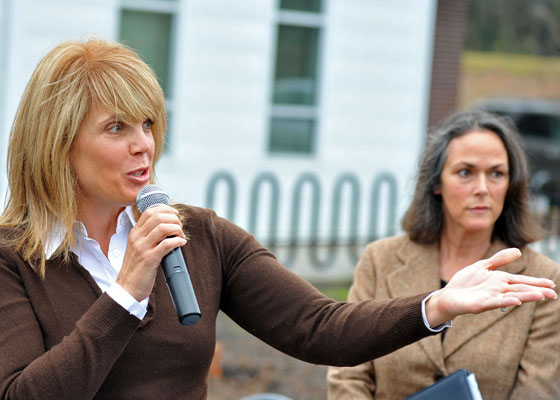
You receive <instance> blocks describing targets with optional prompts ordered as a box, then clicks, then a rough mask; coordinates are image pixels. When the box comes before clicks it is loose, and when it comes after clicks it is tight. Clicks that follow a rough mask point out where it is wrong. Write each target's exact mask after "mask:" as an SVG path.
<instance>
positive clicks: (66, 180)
mask: <svg viewBox="0 0 560 400" xmlns="http://www.w3.org/2000/svg"><path fill="white" fill-rule="evenodd" d="M164 104H165V103H164V99H163V94H162V90H161V88H160V87H159V85H158V83H157V79H156V78H155V76H154V74H153V72H152V71H151V70H150V68H149V67H148V66H147V65H146V64H145V63H144V62H143V61H142V60H141V59H140V58H139V57H138V56H137V55H136V54H135V53H134V52H133V51H131V50H130V49H128V48H126V47H124V46H122V45H120V44H118V43H112V42H109V41H103V40H91V41H87V42H84V43H81V42H65V43H62V44H61V45H59V46H57V47H56V48H54V49H53V50H52V51H51V52H49V53H48V54H47V55H46V56H45V57H44V58H43V60H42V61H41V62H40V63H39V65H38V66H37V68H36V70H35V72H34V73H33V75H32V77H31V80H30V81H29V84H28V86H27V88H26V90H25V93H24V95H23V97H22V99H21V102H20V105H19V108H18V111H17V115H16V118H15V121H14V124H13V128H12V131H11V136H10V144H9V149H8V175H9V185H10V193H9V198H8V203H7V206H6V209H5V210H4V212H3V214H2V215H1V217H0V227H1V228H0V238H1V239H2V240H1V248H0V288H1V289H2V290H0V395H1V397H2V398H5V399H56V400H61V399H92V398H98V399H101V398H103V399H105V398H111V399H117V398H118V399H139V398H142V399H152V398H153V399H176V398H185V399H204V398H205V397H206V390H207V389H206V385H207V383H206V382H207V376H208V370H209V367H210V362H211V359H212V354H213V351H214V347H215V335H216V331H215V324H216V316H217V313H218V311H219V310H223V311H224V312H225V313H227V314H228V315H229V316H230V317H231V318H232V319H233V320H234V321H236V322H237V323H238V324H239V325H241V326H242V327H243V328H245V329H246V330H248V331H249V332H251V333H252V334H254V335H255V336H257V337H259V338H261V339H262V340H264V341H266V342H267V343H269V344H271V345H272V346H274V347H276V348H277V349H279V350H281V351H283V352H285V353H287V354H290V355H292V356H294V357H299V358H301V359H304V360H307V361H309V362H313V363H321V364H333V365H355V364H358V363H361V362H364V361H366V360H368V359H371V358H374V357H378V356H380V355H382V354H386V353H388V352H390V351H393V350H395V349H397V348H399V347H402V346H404V345H407V344H409V343H411V342H413V341H415V340H418V339H421V338H423V337H426V336H429V335H432V334H434V332H433V330H434V328H438V327H439V325H442V324H444V323H445V322H446V321H448V320H451V319H453V318H454V317H455V316H456V315H459V314H463V313H466V312H474V313H478V312H482V311H485V310H489V309H492V308H496V307H501V306H511V305H516V304H520V303H521V302H526V301H536V300H541V299H543V298H545V297H546V298H553V297H555V295H556V294H555V292H554V290H552V289H551V287H552V286H553V282H551V281H549V280H547V279H536V278H529V277H524V276H517V275H512V274H507V273H505V272H502V271H494V269H495V268H497V267H499V266H501V265H504V264H507V263H509V262H511V261H513V260H515V259H517V258H518V257H519V251H518V250H517V249H510V250H506V251H505V252H501V253H499V254H497V255H495V256H493V257H492V258H489V259H486V260H482V261H479V262H477V263H475V264H473V265H472V266H470V267H468V268H466V269H465V270H464V273H463V274H462V275H461V276H458V277H457V278H454V279H453V280H452V281H451V282H450V283H449V285H448V286H447V287H446V288H445V289H443V290H439V291H436V292H435V293H433V294H432V296H431V297H429V298H428V293H424V294H420V295H417V296H412V297H407V298H403V299H398V300H394V301H389V302H381V303H379V302H375V301H366V302H363V303H360V304H353V305H349V304H345V303H337V302H334V301H332V300H330V299H328V298H325V297H324V296H322V295H321V294H320V293H319V292H318V291H316V290H315V289H314V288H312V287H311V286H310V285H308V284H307V283H306V282H304V281H303V280H301V279H300V278H298V277H297V276H295V275H293V274H292V273H290V272H289V271H288V270H287V269H286V268H284V267H283V266H281V265H279V264H278V262H277V261H276V259H275V258H274V256H273V255H272V254H271V253H269V252H268V251H267V250H266V249H264V248H263V247H262V246H261V245H260V244H259V243H258V242H257V241H256V240H255V239H254V238H253V237H252V236H251V235H249V234H248V233H246V232H245V231H243V230H242V229H240V228H238V227H237V226H235V225H234V224H232V223H230V222H228V221H226V220H224V219H222V218H219V217H217V216H216V215H215V214H214V213H213V212H212V211H210V210H205V209H201V208H196V207H188V206H185V205H179V206H176V207H170V206H166V205H160V206H156V207H152V208H149V209H148V210H146V211H145V212H144V213H142V214H141V215H139V213H138V212H137V210H136V209H135V207H134V204H135V200H136V196H137V193H138V192H139V190H140V189H141V188H142V187H144V186H145V185H146V184H148V183H150V182H153V181H154V165H155V163H156V162H157V160H158V157H159V155H160V154H161V151H162V146H163V143H164V134H165V118H166V115H165V105H164ZM187 232H188V235H187ZM187 237H188V238H189V240H188V241H187ZM178 247H180V249H181V251H182V254H183V256H184V258H185V260H186V263H187V265H188V267H189V272H190V276H191V280H192V282H193V286H194V290H195V293H196V296H197V300H198V304H199V306H200V309H201V312H202V318H201V319H200V321H199V322H198V323H196V324H195V325H193V326H183V325H181V324H180V323H179V321H178V319H177V316H176V313H175V310H174V306H173V302H172V300H171V297H170V294H169V291H168V289H167V287H166V284H165V278H164V276H163V273H162V271H161V268H160V267H159V266H160V263H161V260H162V257H164V256H165V255H166V254H168V253H169V252H170V251H171V250H173V249H175V248H178ZM464 294H467V296H465V295H464ZM436 330H437V329H436ZM395 332H397V333H398V334H397V335H395Z"/></svg>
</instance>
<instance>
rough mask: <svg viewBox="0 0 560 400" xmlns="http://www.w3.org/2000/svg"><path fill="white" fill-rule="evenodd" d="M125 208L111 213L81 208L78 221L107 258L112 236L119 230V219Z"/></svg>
mask: <svg viewBox="0 0 560 400" xmlns="http://www.w3.org/2000/svg"><path fill="white" fill-rule="evenodd" d="M122 210H123V208H122V207H121V208H116V209H114V210H112V211H110V212H108V211H107V210H105V211H104V212H102V211H100V210H97V209H94V208H81V209H80V208H79V209H78V220H79V221H80V222H81V223H82V224H84V226H85V227H86V229H87V233H88V237H90V238H91V239H95V240H96V241H97V243H99V246H100V247H101V251H103V254H105V256H107V254H108V252H109V243H110V241H111V236H113V234H114V233H115V231H116V229H117V219H118V217H119V214H120V213H121V212H122Z"/></svg>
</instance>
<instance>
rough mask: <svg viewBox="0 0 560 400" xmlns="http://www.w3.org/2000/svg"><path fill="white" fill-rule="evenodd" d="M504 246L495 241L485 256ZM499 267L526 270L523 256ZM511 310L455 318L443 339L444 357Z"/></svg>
mask: <svg viewBox="0 0 560 400" xmlns="http://www.w3.org/2000/svg"><path fill="white" fill-rule="evenodd" d="M504 248H506V246H505V245H504V244H503V243H502V242H499V241H497V242H495V243H494V244H493V245H492V247H491V248H490V250H488V253H487V254H486V256H485V258H488V257H490V256H491V255H492V254H494V253H496V252H497V251H499V250H502V249H504ZM499 269H500V270H502V271H506V272H509V273H512V274H519V273H522V272H523V271H524V270H525V262H524V259H523V257H521V258H520V259H518V260H516V261H514V262H512V263H511V264H508V265H507V266H505V267H502V268H499ZM511 312H513V308H512V307H509V309H508V311H507V312H501V311H500V310H491V311H486V312H483V313H481V314H466V315H461V316H459V317H457V318H455V319H454V320H453V326H452V327H451V328H450V329H448V332H447V333H446V334H445V340H444V341H443V352H444V357H445V358H447V357H449V356H450V355H451V354H453V353H454V352H455V351H457V350H458V349H459V348H460V347H461V346H463V345H464V344H465V343H467V342H468V341H469V340H470V339H472V338H473V337H475V336H476V335H477V334H478V333H480V332H482V331H483V330H485V329H488V327H490V326H491V325H493V324H495V323H496V322H497V321H499V320H500V319H502V318H504V317H506V316H507V315H508V314H509V313H511Z"/></svg>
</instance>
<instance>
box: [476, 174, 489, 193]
mask: <svg viewBox="0 0 560 400" xmlns="http://www.w3.org/2000/svg"><path fill="white" fill-rule="evenodd" d="M485 193H488V186H487V182H486V175H485V174H479V175H478V176H477V179H476V187H475V194H485Z"/></svg>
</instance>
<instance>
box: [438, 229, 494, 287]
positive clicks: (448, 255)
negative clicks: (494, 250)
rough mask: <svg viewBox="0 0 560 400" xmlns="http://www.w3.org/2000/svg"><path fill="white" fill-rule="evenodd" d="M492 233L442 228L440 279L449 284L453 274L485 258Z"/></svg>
mask: <svg viewBox="0 0 560 400" xmlns="http://www.w3.org/2000/svg"><path fill="white" fill-rule="evenodd" d="M491 239H492V231H490V230H489V231H476V232H467V231H460V230H455V231H453V232H451V231H450V230H448V229H445V228H444V231H443V233H442V235H441V238H440V242H439V259H440V265H441V268H440V277H441V279H442V280H444V281H446V282H449V280H450V279H451V278H452V277H453V275H455V273H456V272H457V271H459V270H461V269H462V268H464V267H466V266H467V265H471V264H472V263H474V262H475V261H478V260H480V259H482V258H484V257H485V256H486V253H487V252H488V249H489V248H490V245H491Z"/></svg>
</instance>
